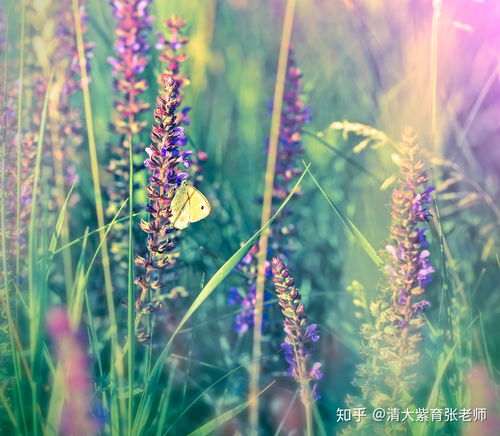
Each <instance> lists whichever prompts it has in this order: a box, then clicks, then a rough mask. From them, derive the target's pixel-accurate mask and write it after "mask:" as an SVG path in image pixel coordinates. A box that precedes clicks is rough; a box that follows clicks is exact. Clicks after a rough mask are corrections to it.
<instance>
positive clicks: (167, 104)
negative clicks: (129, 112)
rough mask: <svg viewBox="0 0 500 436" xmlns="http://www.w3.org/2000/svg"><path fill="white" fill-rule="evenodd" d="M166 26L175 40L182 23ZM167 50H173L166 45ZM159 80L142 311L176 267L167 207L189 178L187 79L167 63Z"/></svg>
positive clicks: (150, 162) (142, 263)
mask: <svg viewBox="0 0 500 436" xmlns="http://www.w3.org/2000/svg"><path fill="white" fill-rule="evenodd" d="M168 23H173V25H174V28H173V30H172V32H173V34H174V35H175V37H176V38H177V37H178V32H179V29H180V27H182V24H183V22H182V21H181V20H178V19H171V20H168V21H167V24H168ZM183 41H184V40H183ZM175 47H176V48H175V50H177V48H179V47H178V45H176V46H175ZM181 47H182V45H181ZM168 50H174V49H171V48H170V46H168ZM175 50H174V51H172V52H170V58H175V59H179V58H180V57H182V56H181V55H179V54H176V53H175ZM172 62H173V61H172ZM170 67H173V68H174V70H172V69H170ZM161 80H162V82H163V92H162V93H161V94H160V95H159V97H158V99H157V102H156V108H155V110H154V121H155V123H154V125H153V128H152V131H151V136H150V138H151V141H152V142H151V144H150V146H149V147H148V148H146V152H147V154H148V158H147V159H146V161H145V162H144V166H145V167H146V168H148V169H149V172H150V178H149V183H148V185H147V186H146V194H147V196H148V199H149V204H148V205H147V208H146V210H147V212H149V214H150V220H149V222H148V221H145V220H142V221H141V228H142V230H143V231H144V232H145V233H147V235H148V239H147V248H148V256H147V258H145V257H141V256H136V260H135V263H136V265H138V266H141V267H143V268H145V270H146V271H145V274H144V275H141V276H140V277H138V278H137V280H136V283H137V284H138V285H139V287H140V288H141V294H140V297H139V298H138V299H137V301H136V308H137V309H138V310H142V311H144V310H146V311H148V310H149V309H151V308H159V307H161V305H158V304H155V302H154V301H153V306H152V305H151V303H148V305H147V307H146V306H144V303H145V298H146V295H147V294H148V290H152V291H154V290H158V289H161V288H163V287H164V285H165V283H164V280H163V272H164V271H167V270H169V269H171V268H172V267H173V266H174V264H175V255H174V254H173V253H171V252H172V250H173V249H174V248H175V235H176V233H175V232H174V227H173V226H172V223H171V222H170V218H171V216H172V212H171V210H170V204H171V202H172V199H173V197H174V195H175V191H176V189H177V188H178V187H179V186H180V185H181V183H182V181H183V180H184V179H186V178H187V177H189V174H188V173H186V172H185V170H186V169H187V168H189V166H190V155H191V151H190V150H185V149H183V148H184V147H185V145H186V144H187V138H186V135H185V133H184V128H183V127H182V124H183V123H184V121H185V118H184V117H185V114H184V113H183V112H182V110H181V108H180V106H181V103H182V93H181V88H182V86H184V84H185V80H187V79H184V78H183V76H181V75H180V74H179V71H178V65H173V66H172V64H170V65H169V68H168V69H166V70H165V71H164V72H163V73H162V75H161ZM148 308H149V309H148Z"/></svg>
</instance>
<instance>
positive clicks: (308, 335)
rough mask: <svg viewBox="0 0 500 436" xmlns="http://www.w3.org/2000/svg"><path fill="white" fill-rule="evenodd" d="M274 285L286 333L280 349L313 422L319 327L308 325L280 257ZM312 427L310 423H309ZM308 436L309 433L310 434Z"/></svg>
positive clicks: (276, 261)
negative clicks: (314, 349) (315, 345)
mask: <svg viewBox="0 0 500 436" xmlns="http://www.w3.org/2000/svg"><path fill="white" fill-rule="evenodd" d="M272 274H273V282H274V286H275V289H276V293H277V295H278V303H279V305H280V307H281V312H282V313H283V315H284V317H285V319H284V321H283V325H284V328H283V330H284V331H285V333H286V336H285V342H283V344H281V348H282V349H283V351H284V352H285V359H286V361H287V362H288V364H289V365H290V368H289V370H288V374H289V375H291V376H293V378H294V379H295V380H296V381H297V383H299V385H300V398H301V400H302V403H303V405H304V408H305V411H306V421H309V420H310V419H311V417H310V412H311V404H312V402H313V401H316V400H317V399H318V398H319V396H318V395H317V393H316V392H317V384H316V383H315V384H314V385H313V387H312V389H311V388H310V382H311V381H312V380H319V379H320V378H321V377H322V376H323V374H322V372H321V363H319V362H316V363H314V364H312V365H311V364H310V362H309V361H310V358H311V344H312V343H313V342H317V341H318V340H319V335H318V332H317V326H316V324H309V325H308V324H307V318H306V316H305V315H304V305H303V304H302V302H301V301H300V300H301V296H300V293H299V291H298V289H297V288H296V287H295V281H294V280H293V278H292V277H291V276H290V273H289V272H288V269H287V268H286V266H285V264H284V263H283V262H282V261H281V260H280V259H279V258H277V257H275V258H273V260H272ZM307 425H308V426H309V425H310V422H307ZM308 434H309V433H308Z"/></svg>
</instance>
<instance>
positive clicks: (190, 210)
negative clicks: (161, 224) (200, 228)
mask: <svg viewBox="0 0 500 436" xmlns="http://www.w3.org/2000/svg"><path fill="white" fill-rule="evenodd" d="M170 210H171V211H172V217H171V218H170V222H171V223H172V225H173V226H174V227H175V228H176V229H179V230H182V229H185V228H186V227H187V226H188V225H189V224H190V223H194V222H196V221H200V220H202V219H203V218H206V217H207V216H208V215H209V214H210V211H211V207H210V203H209V202H208V200H207V198H206V197H205V196H204V195H203V194H202V193H201V192H200V191H198V189H196V188H195V187H194V186H193V185H191V184H190V183H187V182H185V181H184V182H182V185H181V186H179V187H178V188H177V190H176V192H175V195H174V198H173V199H172V203H170Z"/></svg>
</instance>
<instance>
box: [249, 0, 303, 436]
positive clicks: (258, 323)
mask: <svg viewBox="0 0 500 436" xmlns="http://www.w3.org/2000/svg"><path fill="white" fill-rule="evenodd" d="M295 3H296V0H288V3H287V7H286V11H285V18H284V22H283V31H282V35H281V47H280V53H279V59H278V71H277V72H276V85H275V88H274V99H273V113H272V118H271V131H270V135H269V152H268V158H267V166H266V179H265V187H264V198H263V201H262V214H261V227H263V226H264V225H265V224H266V223H267V222H268V221H269V218H270V217H271V212H272V199H273V185H274V173H275V169H276V158H277V154H278V139H279V130H280V123H281V107H282V103H283V94H284V91H285V79H286V67H287V63H288V51H289V48H290V38H291V34H292V24H293V15H294V11H295ZM268 238H269V231H268V230H267V229H266V230H265V231H263V232H262V233H261V235H260V239H259V252H258V255H257V260H258V266H257V281H256V300H255V316H254V329H253V349H252V360H253V364H252V366H251V367H250V386H249V395H248V402H249V421H250V435H251V436H256V435H257V434H258V426H259V396H258V392H259V378H260V359H259V357H260V354H261V343H262V314H263V307H264V287H265V269H266V255H267V244H268Z"/></svg>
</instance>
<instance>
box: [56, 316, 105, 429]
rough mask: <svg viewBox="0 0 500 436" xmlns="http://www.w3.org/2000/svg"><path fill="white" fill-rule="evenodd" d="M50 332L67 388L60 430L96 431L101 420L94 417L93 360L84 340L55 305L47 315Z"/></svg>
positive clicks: (63, 383) (64, 384) (65, 387)
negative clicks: (92, 397) (92, 402)
mask: <svg viewBox="0 0 500 436" xmlns="http://www.w3.org/2000/svg"><path fill="white" fill-rule="evenodd" d="M47 331H48V332H49V334H50V336H51V337H52V339H53V340H54V342H55V344H56V347H57V354H58V356H59V364H60V366H61V374H62V376H61V377H62V379H61V383H62V386H63V389H64V391H65V395H64V397H65V404H64V410H63V413H62V418H61V423H60V432H61V434H62V435H64V436H70V435H71V436H90V435H93V434H96V432H97V423H96V422H95V421H94V420H93V419H92V418H91V401H90V399H91V396H92V380H91V378H90V375H89V369H90V363H89V358H88V355H87V353H86V351H85V347H84V346H83V344H82V341H81V340H80V339H79V338H78V336H77V334H76V333H75V332H74V331H73V329H72V327H71V324H70V320H69V317H68V314H67V312H66V310H65V309H63V308H53V309H51V310H50V311H49V313H48V314H47Z"/></svg>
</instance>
